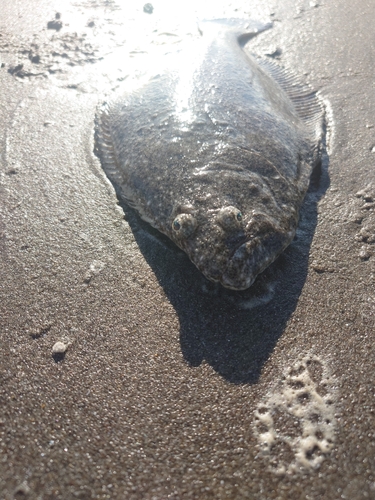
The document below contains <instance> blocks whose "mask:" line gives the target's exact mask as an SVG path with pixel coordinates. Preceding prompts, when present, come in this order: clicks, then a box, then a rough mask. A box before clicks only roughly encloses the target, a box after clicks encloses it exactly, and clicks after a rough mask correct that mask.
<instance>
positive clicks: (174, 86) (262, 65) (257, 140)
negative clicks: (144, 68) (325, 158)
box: [96, 20, 323, 290]
mask: <svg viewBox="0 0 375 500" xmlns="http://www.w3.org/2000/svg"><path fill="white" fill-rule="evenodd" d="M267 27H268V26H261V25H259V24H257V23H249V24H248V25H246V23H244V22H243V21H239V20H217V21H210V22H205V23H204V24H203V26H202V31H203V36H202V38H201V40H199V42H197V43H195V44H192V45H193V46H192V48H191V49H187V50H185V51H183V52H181V54H178V56H177V57H174V58H172V61H171V62H170V63H169V64H168V65H167V67H166V68H165V69H164V70H162V71H160V72H158V73H157V74H156V75H153V76H152V77H150V78H149V79H148V80H147V81H146V82H144V81H142V82H140V83H139V85H138V86H136V87H135V88H132V90H130V91H129V90H128V91H125V92H124V93H122V94H120V95H119V96H117V97H116V98H115V99H113V101H112V102H110V103H109V104H105V105H103V106H102V107H101V108H100V109H99V111H98V114H97V118H96V150H97V153H98V155H99V157H100V159H101V163H102V166H103V168H104V170H105V172H106V174H107V176H108V177H109V179H110V180H111V181H112V183H113V184H114V185H115V187H116V189H117V192H118V193H119V196H120V197H122V198H123V199H124V200H125V201H126V202H127V203H128V204H129V205H130V206H132V207H134V208H135V209H136V210H137V211H138V213H139V214H140V216H141V217H142V218H143V219H144V220H146V221H147V222H149V223H150V224H152V226H154V227H156V228H157V229H158V230H159V231H161V232H162V233H164V234H166V235H167V236H168V237H169V238H170V239H172V240H173V241H174V242H175V243H176V244H177V245H178V246H179V247H180V248H181V249H183V250H184V251H185V252H186V253H187V255H188V256H189V258H190V259H191V261H192V262H193V263H194V264H195V265H196V266H197V268H198V269H200V270H201V272H202V273H203V274H204V275H205V276H206V277H207V278H208V279H209V280H211V281H213V282H220V283H221V284H222V285H223V286H224V287H227V288H230V289H234V290H242V289H246V288H248V287H249V286H250V285H251V284H252V283H253V282H254V280H255V278H256V276H257V275H258V274H259V273H260V272H261V271H262V270H263V269H265V267H267V266H268V265H269V264H270V263H271V262H273V261H274V260H275V259H276V257H277V256H278V255H279V254H280V253H281V252H282V251H283V250H284V249H285V248H286V246H287V245H288V244H289V243H290V242H291V241H292V240H293V238H294V235H295V231H296V227H297V224H298V213H299V209H300V206H301V204H302V201H303V198H304V195H305V193H306V190H307V188H308V185H309V180H310V176H311V173H312V170H313V169H314V167H315V166H316V165H317V164H319V161H320V154H321V138H322V130H323V128H322V116H323V114H322V108H321V106H320V104H319V102H318V100H317V99H316V96H315V95H314V94H313V93H312V92H311V90H307V89H306V88H305V87H303V86H300V85H296V84H295V82H294V80H293V79H292V78H288V77H286V76H285V74H284V72H283V71H282V70H281V69H280V68H278V67H277V66H276V65H274V64H269V63H266V62H259V61H258V60H257V59H255V58H254V57H253V56H251V55H250V54H249V53H248V52H247V51H246V50H245V49H244V47H243V45H244V42H245V41H246V40H247V39H248V38H250V37H251V36H254V35H255V34H257V33H258V32H259V31H261V30H262V29H265V28H267Z"/></svg>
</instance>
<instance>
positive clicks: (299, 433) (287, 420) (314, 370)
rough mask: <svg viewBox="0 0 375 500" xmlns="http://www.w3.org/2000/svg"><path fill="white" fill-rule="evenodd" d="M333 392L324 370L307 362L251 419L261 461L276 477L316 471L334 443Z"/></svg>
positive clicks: (301, 362)
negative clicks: (267, 462) (262, 460)
mask: <svg viewBox="0 0 375 500" xmlns="http://www.w3.org/2000/svg"><path fill="white" fill-rule="evenodd" d="M335 399H336V398H335V388H334V385H333V380H332V377H330V375H329V373H328V368H327V366H326V364H325V363H324V362H323V361H322V360H321V359H320V358H319V357H317V356H306V357H304V358H302V359H300V360H298V361H297V362H296V363H295V365H293V366H292V367H289V368H288V370H287V372H286V374H285V376H284V377H283V379H282V381H281V383H280V384H279V385H278V386H277V387H275V388H273V389H271V391H270V392H269V393H268V394H267V395H266V397H265V399H264V401H263V402H261V403H260V404H259V405H258V407H257V409H256V410H255V414H254V417H255V418H254V433H255V435H256V437H257V440H258V447H259V450H260V455H261V456H263V457H264V458H265V459H267V460H268V461H269V465H270V468H271V469H272V470H273V471H274V472H276V473H277V474H293V473H295V472H297V471H307V470H309V469H316V468H318V467H319V466H320V465H321V463H322V462H323V460H324V459H325V458H326V457H327V455H328V454H329V452H330V451H331V450H332V447H333V442H334V438H335V427H336V419H335V405H334V402H335Z"/></svg>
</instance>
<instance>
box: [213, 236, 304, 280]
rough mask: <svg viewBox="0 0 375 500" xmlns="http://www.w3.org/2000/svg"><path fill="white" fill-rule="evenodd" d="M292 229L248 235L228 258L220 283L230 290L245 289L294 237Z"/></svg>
mask: <svg viewBox="0 0 375 500" xmlns="http://www.w3.org/2000/svg"><path fill="white" fill-rule="evenodd" d="M294 233H295V231H294V230H290V231H289V232H287V233H285V232H282V231H277V232H270V233H268V234H262V235H258V236H250V238H249V239H247V240H246V241H245V242H243V243H241V244H240V245H239V246H238V247H237V248H236V249H235V251H234V252H233V253H232V256H231V257H230V258H229V260H228V263H227V266H226V269H225V271H224V272H223V274H222V276H221V278H220V283H221V284H222V285H223V286H224V287H225V288H230V289H232V290H246V289H247V288H249V287H250V286H251V285H252V284H253V283H254V281H255V279H256V277H257V276H258V274H259V273H261V272H262V271H263V270H264V269H265V268H266V267H268V266H269V265H270V264H271V263H272V262H273V261H274V260H275V259H276V258H277V257H278V256H279V255H280V253H281V252H282V251H283V250H284V249H285V248H286V247H287V246H288V245H289V243H290V242H291V241H292V239H293V237H294Z"/></svg>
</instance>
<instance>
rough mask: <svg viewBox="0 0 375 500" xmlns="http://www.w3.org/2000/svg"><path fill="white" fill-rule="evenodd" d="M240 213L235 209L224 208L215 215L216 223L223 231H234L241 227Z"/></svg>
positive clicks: (241, 216) (241, 217)
mask: <svg viewBox="0 0 375 500" xmlns="http://www.w3.org/2000/svg"><path fill="white" fill-rule="evenodd" d="M242 219H243V215H242V212H241V211H240V210H238V208H236V207H224V208H222V209H221V210H220V211H219V213H218V215H217V222H218V223H219V224H220V226H221V227H222V228H223V229H228V230H231V229H232V230H235V229H239V228H240V227H241V221H242Z"/></svg>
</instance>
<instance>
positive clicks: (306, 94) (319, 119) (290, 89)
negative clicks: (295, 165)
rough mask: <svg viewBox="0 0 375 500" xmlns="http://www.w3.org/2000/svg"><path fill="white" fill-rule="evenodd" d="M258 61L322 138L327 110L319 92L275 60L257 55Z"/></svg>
mask: <svg viewBox="0 0 375 500" xmlns="http://www.w3.org/2000/svg"><path fill="white" fill-rule="evenodd" d="M256 60H257V63H258V64H259V65H260V66H261V67H262V68H263V69H264V70H265V71H266V72H267V73H268V74H270V75H271V76H272V77H273V79H274V80H276V82H277V83H278V84H279V85H280V87H281V88H282V89H283V91H284V92H285V93H286V95H287V96H288V97H289V99H290V100H291V101H292V103H293V104H294V107H295V110H296V112H297V114H298V116H299V117H300V118H301V120H302V121H304V122H305V123H306V125H307V126H308V127H309V128H311V131H312V132H313V133H314V136H315V138H316V139H318V138H321V137H322V135H323V132H324V115H325V110H324V106H323V104H322V102H321V101H320V100H319V97H318V96H317V93H316V92H315V91H314V90H313V89H312V88H311V87H310V86H309V85H307V84H306V83H302V82H301V80H300V78H299V77H298V76H296V75H294V74H293V73H290V72H287V71H286V70H285V69H284V68H282V67H281V66H279V65H278V64H277V63H275V62H273V61H269V60H267V59H264V58H261V57H256Z"/></svg>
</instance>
